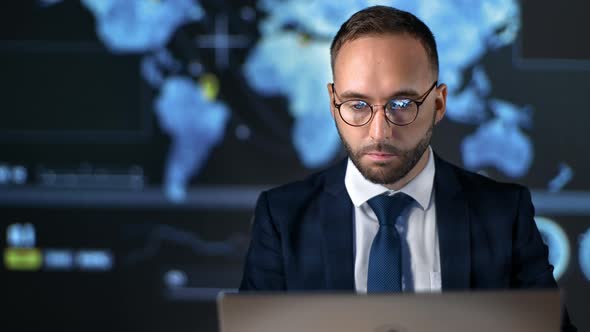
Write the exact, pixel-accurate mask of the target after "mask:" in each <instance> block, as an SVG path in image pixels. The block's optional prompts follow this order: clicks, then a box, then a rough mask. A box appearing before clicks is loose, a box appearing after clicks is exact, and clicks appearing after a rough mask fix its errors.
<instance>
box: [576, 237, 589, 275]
mask: <svg viewBox="0 0 590 332" xmlns="http://www.w3.org/2000/svg"><path fill="white" fill-rule="evenodd" d="M578 259H579V261H580V269H581V270H582V273H584V276H585V277H586V279H588V281H590V229H588V230H587V231H586V232H585V233H583V234H582V235H580V252H579V255H578Z"/></svg>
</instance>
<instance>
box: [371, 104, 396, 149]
mask: <svg viewBox="0 0 590 332" xmlns="http://www.w3.org/2000/svg"><path fill="white" fill-rule="evenodd" d="M373 110H374V114H373V119H372V120H371V122H370V123H369V135H370V136H371V138H372V139H373V140H375V141H380V140H386V139H389V138H390V136H391V127H392V125H391V123H390V122H389V121H388V120H387V118H386V116H385V110H384V109H383V106H382V105H373Z"/></svg>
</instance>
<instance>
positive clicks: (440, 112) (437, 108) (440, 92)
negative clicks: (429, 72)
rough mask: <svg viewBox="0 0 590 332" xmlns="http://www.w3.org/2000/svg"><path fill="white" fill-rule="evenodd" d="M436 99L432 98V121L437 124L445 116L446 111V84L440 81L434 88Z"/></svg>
mask: <svg viewBox="0 0 590 332" xmlns="http://www.w3.org/2000/svg"><path fill="white" fill-rule="evenodd" d="M434 92H435V94H436V99H435V100H434V123H435V124H437V123H439V122H440V120H442V119H443V117H444V116H445V112H446V111H447V92H448V91H447V85H446V84H444V83H442V84H440V85H439V86H437V87H436V88H435V89H434Z"/></svg>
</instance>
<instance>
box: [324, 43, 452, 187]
mask: <svg viewBox="0 0 590 332" xmlns="http://www.w3.org/2000/svg"><path fill="white" fill-rule="evenodd" d="M435 80H436V77H435V74H434V73H433V70H432V67H431V65H430V63H429V59H428V56H427V53H426V50H425V49H424V47H423V46H422V44H421V43H420V42H419V41H418V40H417V39H415V38H413V37H411V36H409V35H406V34H387V35H375V36H365V37H361V38H359V39H355V40H352V41H349V42H346V43H345V44H344V45H343V46H342V48H341V49H340V51H339V53H338V55H337V57H336V59H335V63H334V88H335V90H336V95H334V93H333V92H332V88H331V86H330V85H328V90H329V93H330V98H331V111H332V115H333V116H334V119H335V122H336V126H337V128H338V132H339V134H340V137H341V139H342V142H343V144H344V146H345V147H346V150H347V151H348V155H349V156H350V158H351V160H352V161H353V162H354V164H355V165H356V167H357V168H358V169H359V171H360V172H361V173H362V174H363V176H364V177H365V178H367V179H368V180H370V181H372V182H374V183H379V184H384V185H391V186H394V187H400V186H397V185H396V184H399V183H400V182H405V183H407V181H409V180H411V178H413V177H414V176H416V175H417V173H418V172H419V171H420V170H421V169H422V168H423V167H424V165H425V164H426V161H427V157H426V156H427V154H426V149H427V148H428V145H429V144H430V138H431V136H432V129H433V127H434V125H435V124H436V123H438V122H439V121H440V120H441V119H442V117H443V115H444V112H445V103H446V94H447V92H446V86H445V85H441V86H439V87H437V88H434V90H432V91H431V92H430V94H429V95H428V97H426V99H424V103H423V104H422V105H421V106H420V108H419V112H418V117H417V118H416V120H415V121H414V122H412V123H411V124H409V125H406V126H397V125H394V124H392V123H390V122H388V121H387V120H386V118H385V113H384V110H383V107H382V106H375V107H374V110H375V114H374V115H373V119H372V120H371V122H369V123H368V124H366V125H364V126H362V127H353V126H350V125H348V124H346V123H345V122H344V121H343V120H342V118H341V117H340V115H339V113H338V110H337V109H336V108H335V107H334V100H335V101H336V103H341V102H343V101H346V100H350V99H361V100H364V101H366V102H367V103H369V104H372V105H384V104H386V103H387V101H388V100H390V99H392V98H395V97H407V98H411V99H414V100H418V99H419V98H420V97H421V96H423V95H424V94H425V93H426V92H427V91H428V89H429V88H430V87H431V86H432V84H433V83H434V81H435ZM417 164H418V165H419V166H420V167H416V165H417ZM418 168H419V169H418ZM405 183H404V184H405ZM398 189H399V188H398Z"/></svg>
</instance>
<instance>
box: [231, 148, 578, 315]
mask: <svg viewBox="0 0 590 332" xmlns="http://www.w3.org/2000/svg"><path fill="white" fill-rule="evenodd" d="M435 167H436V172H435V178H434V190H435V199H436V223H437V229H438V236H439V246H440V262H441V278H442V289H443V291H449V290H465V289H508V288H556V287H557V284H556V282H555V279H554V278H553V267H552V266H551V265H550V264H549V262H548V250H547V247H546V246H545V244H544V243H543V241H542V239H541V236H540V234H539V231H538V229H537V227H536V225H535V222H534V219H533V217H534V207H533V204H532V202H531V196H530V193H529V191H528V190H527V189H526V188H525V187H523V186H520V185H516V184H507V183H500V182H496V181H493V180H491V179H489V178H487V177H484V176H481V175H478V174H475V173H471V172H467V171H465V170H463V169H461V168H458V167H456V166H454V165H451V164H449V163H447V162H445V161H444V160H442V159H441V158H439V157H438V156H436V155H435ZM345 172H346V160H343V161H342V162H341V163H339V164H338V165H336V166H335V167H332V168H329V169H327V170H325V171H323V172H319V173H316V174H314V175H312V176H310V177H309V178H307V179H306V180H303V181H300V182H295V183H291V184H287V185H284V186H281V187H278V188H275V189H272V190H269V191H266V192H263V193H262V194H261V195H260V197H259V199H258V202H257V205H256V210H255V215H254V221H253V225H252V234H251V236H252V238H251V243H250V248H249V250H248V253H247V256H246V261H245V266H244V275H243V279H242V283H241V286H240V290H241V291H244V290H264V291H280V290H282V291H298V290H305V291H309V290H349V291H353V290H354V289H355V287H354V254H353V241H354V239H353V218H354V209H353V205H352V201H351V200H350V197H349V196H348V192H347V191H346V187H345V185H344V175H345ZM566 316H567V315H566ZM567 324H569V319H568V320H567V322H566V325H567Z"/></svg>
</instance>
